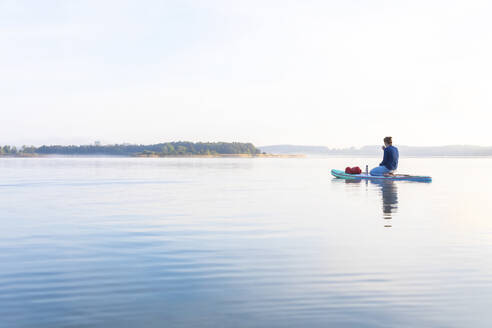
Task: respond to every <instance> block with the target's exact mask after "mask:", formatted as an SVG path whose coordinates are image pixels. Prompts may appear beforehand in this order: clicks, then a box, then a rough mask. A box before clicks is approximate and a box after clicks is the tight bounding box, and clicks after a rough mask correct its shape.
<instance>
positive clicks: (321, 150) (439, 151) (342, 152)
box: [259, 145, 492, 157]
mask: <svg viewBox="0 0 492 328" xmlns="http://www.w3.org/2000/svg"><path fill="white" fill-rule="evenodd" d="M397 147H398V149H399V150H400V154H401V155H402V156H408V157H426V156H427V157H439V156H443V157H453V156H455V157H463V156H469V157H472V156H492V147H481V146H472V145H451V146H429V147H415V146H404V145H398V146H397ZM259 148H260V150H261V151H264V152H268V153H270V152H271V153H275V154H304V155H313V156H381V146H380V145H379V146H378V145H370V146H364V147H361V148H355V147H350V148H328V147H324V146H297V145H273V146H263V147H259Z"/></svg>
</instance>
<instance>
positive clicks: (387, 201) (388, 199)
mask: <svg viewBox="0 0 492 328" xmlns="http://www.w3.org/2000/svg"><path fill="white" fill-rule="evenodd" d="M371 183H373V184H375V185H377V186H378V187H379V188H380V192H381V199H382V201H383V219H385V220H391V219H392V218H393V217H392V215H393V213H396V211H397V210H398V187H397V182H395V181H371ZM384 226H385V227H391V222H388V223H386V224H385V225H384Z"/></svg>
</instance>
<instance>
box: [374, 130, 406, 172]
mask: <svg viewBox="0 0 492 328" xmlns="http://www.w3.org/2000/svg"><path fill="white" fill-rule="evenodd" d="M383 151H384V156H383V161H382V162H381V163H380V164H379V166H378V167H375V168H373V169H372V170H371V172H370V173H371V175H386V174H392V173H393V172H394V171H395V170H396V169H397V168H398V158H399V157H400V155H399V153H398V148H396V147H394V146H393V140H392V139H391V137H386V138H384V146H383Z"/></svg>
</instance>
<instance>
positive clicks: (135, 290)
mask: <svg viewBox="0 0 492 328" xmlns="http://www.w3.org/2000/svg"><path fill="white" fill-rule="evenodd" d="M366 163H367V164H369V165H375V164H377V163H378V159H367V158H366V159H353V158H352V159H349V158H307V159H125V158H42V159H0V222H1V224H2V229H0V318H1V319H0V327H197V326H200V327H491V326H492V311H491V310H490V309H491V308H492V215H491V213H492V189H491V188H492V173H491V172H490V168H491V167H492V160H491V159H447V158H442V159H403V160H402V163H401V167H400V171H401V172H411V173H416V174H428V175H432V176H433V178H434V181H433V182H432V183H430V184H429V183H414V182H394V183H383V184H377V183H370V182H369V183H366V182H351V183H348V182H345V181H343V180H334V179H332V177H331V176H330V175H329V171H330V169H331V168H344V167H345V166H347V165H351V166H354V165H359V166H361V167H363V166H364V165H365V164H366ZM464 172H466V173H467V175H466V176H465V175H464V174H463V173H464Z"/></svg>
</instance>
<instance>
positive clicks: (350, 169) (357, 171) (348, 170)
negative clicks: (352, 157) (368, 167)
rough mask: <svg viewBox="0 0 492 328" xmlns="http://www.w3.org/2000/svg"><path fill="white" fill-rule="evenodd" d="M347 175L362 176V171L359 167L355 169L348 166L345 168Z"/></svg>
mask: <svg viewBox="0 0 492 328" xmlns="http://www.w3.org/2000/svg"><path fill="white" fill-rule="evenodd" d="M345 173H347V174H361V173H362V170H361V169H360V167H358V166H354V167H349V166H347V167H346V168H345Z"/></svg>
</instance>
